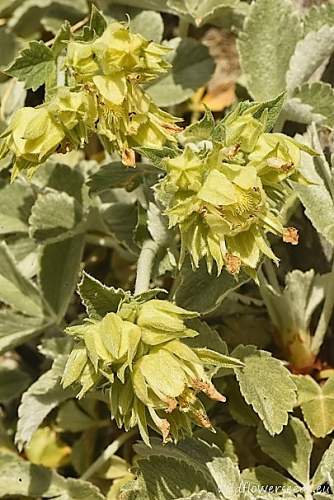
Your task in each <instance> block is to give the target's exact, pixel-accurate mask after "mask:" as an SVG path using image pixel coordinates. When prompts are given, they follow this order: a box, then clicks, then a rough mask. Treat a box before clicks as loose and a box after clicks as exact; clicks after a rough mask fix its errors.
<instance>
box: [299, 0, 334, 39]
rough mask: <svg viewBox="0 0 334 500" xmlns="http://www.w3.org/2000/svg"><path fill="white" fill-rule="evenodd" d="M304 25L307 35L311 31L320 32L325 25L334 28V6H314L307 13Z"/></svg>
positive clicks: (329, 4)
mask: <svg viewBox="0 0 334 500" xmlns="http://www.w3.org/2000/svg"><path fill="white" fill-rule="evenodd" d="M303 23H304V33H305V34H307V33H309V32H310V31H318V30H320V28H322V26H324V25H325V24H327V25H328V26H334V5H333V4H331V3H328V4H327V3H326V4H325V3H324V4H322V5H313V6H312V7H311V8H310V9H308V10H307V11H306V14H305V17H304V19H303Z"/></svg>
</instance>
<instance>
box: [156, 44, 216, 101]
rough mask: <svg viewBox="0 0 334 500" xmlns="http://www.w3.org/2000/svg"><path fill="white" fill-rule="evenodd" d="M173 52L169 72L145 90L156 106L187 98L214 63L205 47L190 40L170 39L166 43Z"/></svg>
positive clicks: (210, 70)
mask: <svg viewBox="0 0 334 500" xmlns="http://www.w3.org/2000/svg"><path fill="white" fill-rule="evenodd" d="M168 46H169V47H171V48H173V49H174V51H175V52H174V53H173V55H172V58H171V59H172V60H171V63H172V65H173V66H172V69H171V70H170V71H169V72H168V73H167V74H165V75H163V76H162V77H160V78H159V79H157V80H155V81H154V82H153V83H152V84H150V85H149V87H148V88H147V92H148V93H149V94H150V96H151V97H152V99H153V100H154V102H155V103H156V104H157V105H158V106H172V105H174V104H179V103H180V102H183V101H185V100H186V99H188V98H189V97H191V96H192V95H193V94H194V92H195V90H197V89H198V88H199V87H201V86H202V85H204V84H205V83H207V82H208V80H209V79H210V77H211V75H212V73H213V70H214V62H213V59H212V58H211V56H210V54H209V51H208V49H207V47H205V46H204V45H203V44H201V43H199V42H197V41H196V40H194V39H192V38H185V39H183V40H181V39H180V38H174V39H173V40H171V41H170V42H168Z"/></svg>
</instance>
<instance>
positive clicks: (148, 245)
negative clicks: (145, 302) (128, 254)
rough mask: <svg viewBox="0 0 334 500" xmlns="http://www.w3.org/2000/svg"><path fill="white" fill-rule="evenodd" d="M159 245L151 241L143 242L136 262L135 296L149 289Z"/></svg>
mask: <svg viewBox="0 0 334 500" xmlns="http://www.w3.org/2000/svg"><path fill="white" fill-rule="evenodd" d="M158 250H159V245H158V244H157V243H156V242H155V241H153V240H145V241H144V243H143V246H142V249H141V251H140V255H139V259H138V262H137V276H136V285H135V295H138V294H139V293H143V292H146V290H148V289H149V287H150V280H151V274H152V268H153V264H154V260H155V257H156V255H157V253H158Z"/></svg>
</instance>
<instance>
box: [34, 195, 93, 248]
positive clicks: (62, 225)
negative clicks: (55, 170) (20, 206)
mask: <svg viewBox="0 0 334 500" xmlns="http://www.w3.org/2000/svg"><path fill="white" fill-rule="evenodd" d="M83 223H84V220H83V213H82V208H81V206H80V204H79V203H78V202H77V201H76V200H75V198H73V197H71V196H69V195H68V194H67V193H64V192H63V193H60V192H57V191H53V192H48V193H45V194H40V195H39V196H38V198H37V201H36V203H35V204H34V206H33V208H32V211H31V216H30V218H29V224H30V235H31V237H32V238H34V239H35V240H36V241H37V242H39V243H41V242H43V243H45V242H48V243H54V242H56V241H61V240H63V239H64V238H69V237H71V236H73V235H75V234H77V233H78V232H82V231H83Z"/></svg>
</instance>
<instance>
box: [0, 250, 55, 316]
mask: <svg viewBox="0 0 334 500" xmlns="http://www.w3.org/2000/svg"><path fill="white" fill-rule="evenodd" d="M0 301H2V302H4V303H5V304H8V305H10V306H12V307H13V308H14V309H16V310H17V311H20V312H22V313H24V314H27V315H29V316H39V317H42V316H43V315H44V311H45V304H44V301H43V298H42V296H41V294H40V292H39V290H38V288H37V287H36V286H35V285H34V283H32V282H31V281H29V280H27V279H26V278H25V277H24V276H23V275H22V274H21V273H20V272H19V270H18V268H17V265H16V262H15V261H14V259H13V256H12V255H11V254H10V252H9V249H8V247H7V245H6V244H5V243H1V244H0Z"/></svg>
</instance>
